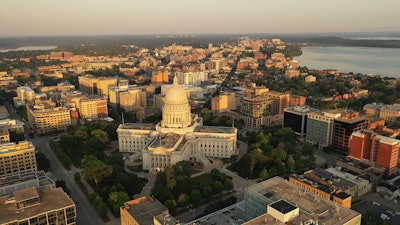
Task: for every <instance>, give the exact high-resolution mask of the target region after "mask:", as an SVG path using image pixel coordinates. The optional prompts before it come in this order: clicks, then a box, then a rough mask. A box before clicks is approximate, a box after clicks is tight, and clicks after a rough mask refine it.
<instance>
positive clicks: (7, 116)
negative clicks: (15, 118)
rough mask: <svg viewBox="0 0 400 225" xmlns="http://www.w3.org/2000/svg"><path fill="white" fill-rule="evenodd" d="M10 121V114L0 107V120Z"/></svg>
mask: <svg viewBox="0 0 400 225" xmlns="http://www.w3.org/2000/svg"><path fill="white" fill-rule="evenodd" d="M4 119H10V114H9V113H8V111H7V108H6V106H5V105H1V106H0V120H4Z"/></svg>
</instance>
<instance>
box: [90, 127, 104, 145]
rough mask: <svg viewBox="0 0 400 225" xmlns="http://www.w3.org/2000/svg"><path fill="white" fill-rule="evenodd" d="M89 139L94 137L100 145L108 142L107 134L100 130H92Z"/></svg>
mask: <svg viewBox="0 0 400 225" xmlns="http://www.w3.org/2000/svg"><path fill="white" fill-rule="evenodd" d="M90 136H91V137H96V138H97V139H98V140H99V141H100V142H101V143H103V144H106V143H108V142H109V138H108V134H107V132H105V131H102V130H100V129H96V130H93V131H92V132H90Z"/></svg>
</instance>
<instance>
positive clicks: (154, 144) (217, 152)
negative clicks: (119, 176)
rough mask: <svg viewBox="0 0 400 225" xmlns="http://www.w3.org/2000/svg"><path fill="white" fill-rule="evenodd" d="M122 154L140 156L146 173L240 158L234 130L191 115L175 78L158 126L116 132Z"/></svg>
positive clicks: (125, 127)
mask: <svg viewBox="0 0 400 225" xmlns="http://www.w3.org/2000/svg"><path fill="white" fill-rule="evenodd" d="M117 133H118V142H119V151H120V152H125V153H133V154H135V155H140V154H141V158H142V162H143V170H148V171H150V172H154V171H162V170H164V168H165V167H166V166H167V165H168V164H170V163H171V164H175V163H177V162H179V161H182V160H197V161H199V160H202V159H204V157H216V158H230V157H231V156H232V155H237V153H238V152H237V151H238V150H237V149H236V138H237V129H236V128H235V127H233V126H232V127H216V126H203V119H202V118H201V117H199V116H198V115H196V114H192V113H191V112H190V105H189V100H188V97H187V95H186V93H185V91H184V89H183V88H182V87H181V86H180V85H179V84H178V80H177V78H176V77H174V81H173V84H172V86H171V87H170V88H169V89H168V90H167V92H166V94H165V97H164V99H163V108H162V120H161V122H159V123H158V124H156V125H154V124H143V123H122V124H121V125H119V127H118V129H117Z"/></svg>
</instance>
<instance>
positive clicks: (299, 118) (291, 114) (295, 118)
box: [283, 106, 318, 137]
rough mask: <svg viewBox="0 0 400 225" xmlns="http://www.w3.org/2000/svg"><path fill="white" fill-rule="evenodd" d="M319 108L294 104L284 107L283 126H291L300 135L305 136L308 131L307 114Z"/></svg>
mask: <svg viewBox="0 0 400 225" xmlns="http://www.w3.org/2000/svg"><path fill="white" fill-rule="evenodd" d="M316 111H318V110H317V109H314V108H310V107H309V106H294V107H288V108H285V109H284V114H283V126H284V127H290V128H292V130H293V131H294V133H295V134H296V135H298V136H300V137H305V136H306V132H307V115H308V114H309V113H310V112H316Z"/></svg>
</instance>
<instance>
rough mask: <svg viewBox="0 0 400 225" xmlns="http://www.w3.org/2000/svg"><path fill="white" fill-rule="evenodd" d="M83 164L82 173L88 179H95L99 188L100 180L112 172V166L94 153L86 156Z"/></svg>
mask: <svg viewBox="0 0 400 225" xmlns="http://www.w3.org/2000/svg"><path fill="white" fill-rule="evenodd" d="M81 164H82V167H83V170H82V174H83V175H84V176H85V178H86V179H88V180H92V181H94V182H95V183H96V187H97V189H99V182H100V181H101V180H103V179H104V178H106V177H108V176H110V175H111V173H112V166H110V165H106V164H104V163H103V162H102V161H100V160H98V159H97V158H96V157H94V156H92V155H90V156H85V157H84V158H83V159H82V163H81Z"/></svg>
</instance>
